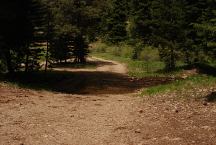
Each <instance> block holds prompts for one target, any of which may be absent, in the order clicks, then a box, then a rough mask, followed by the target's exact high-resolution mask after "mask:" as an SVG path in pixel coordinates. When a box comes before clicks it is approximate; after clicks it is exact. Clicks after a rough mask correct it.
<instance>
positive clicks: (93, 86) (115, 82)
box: [1, 71, 172, 94]
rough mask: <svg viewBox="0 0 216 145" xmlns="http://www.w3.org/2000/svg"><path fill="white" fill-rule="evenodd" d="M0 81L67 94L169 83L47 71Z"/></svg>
mask: <svg viewBox="0 0 216 145" xmlns="http://www.w3.org/2000/svg"><path fill="white" fill-rule="evenodd" d="M1 81H7V82H11V83H15V84H17V85H19V86H20V87H24V88H30V89H35V90H48V91H54V92H61V93H68V94H124V93H132V92H134V91H136V90H138V89H141V88H143V87H151V86H156V85H160V84H167V83H170V82H171V81H172V80H171V79H169V78H165V77H148V78H143V79H141V80H132V79H131V78H129V77H128V76H126V75H121V74H117V73H110V72H79V71H78V72H67V71H49V72H47V73H46V74H45V73H44V72H37V73H31V74H25V73H16V74H14V75H5V76H4V77H2V79H1Z"/></svg>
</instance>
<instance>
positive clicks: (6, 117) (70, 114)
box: [0, 58, 216, 145]
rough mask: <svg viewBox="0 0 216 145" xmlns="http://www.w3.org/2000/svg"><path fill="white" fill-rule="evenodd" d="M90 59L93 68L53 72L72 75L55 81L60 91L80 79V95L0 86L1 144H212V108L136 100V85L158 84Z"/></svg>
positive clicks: (215, 133)
mask: <svg viewBox="0 0 216 145" xmlns="http://www.w3.org/2000/svg"><path fill="white" fill-rule="evenodd" d="M91 60H92V61H101V62H103V63H101V65H99V66H98V67H97V68H96V69H95V70H89V69H82V70H77V69H76V70H75V69H71V68H59V69H56V70H58V71H67V72H71V73H74V74H75V76H76V77H74V78H72V79H71V80H70V79H68V80H67V81H62V82H61V81H60V82H59V84H61V86H62V87H67V89H65V90H68V89H70V88H68V86H70V85H71V84H72V83H73V82H76V83H75V84H79V83H81V82H79V81H83V78H85V79H86V80H85V81H86V83H84V84H82V83H81V84H82V85H84V86H82V87H80V89H81V90H82V91H79V92H76V91H75V92H74V93H72V92H73V91H71V92H69V93H68V91H65V93H64V90H63V91H56V92H51V91H45V90H41V91H36V90H29V89H22V88H15V87H11V86H9V85H7V84H3V83H2V85H0V145H21V144H22V145H169V144H170V145H191V144H194V145H214V144H216V122H215V121H216V120H215V119H216V105H215V104H209V105H208V106H204V105H203V104H201V103H200V102H193V103H191V102H184V101H175V100H173V99H172V98H171V97H168V98H165V97H164V96H158V98H141V97H138V95H137V94H136V92H137V91H138V90H139V89H140V88H141V86H143V87H147V86H151V84H152V85H156V84H157V83H158V82H159V81H162V82H161V83H163V80H154V79H146V81H144V82H141V83H140V82H133V81H131V80H130V78H128V77H127V75H126V72H127V69H126V67H125V66H124V65H123V64H120V63H118V62H114V61H107V60H102V59H98V58H97V59H96V58H92V59H91ZM76 72H78V74H76ZM71 87H74V86H73V85H71ZM71 89H72V88H71ZM83 90H85V91H83ZM127 90H128V91H127ZM176 110H177V111H176Z"/></svg>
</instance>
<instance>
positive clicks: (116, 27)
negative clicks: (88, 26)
mask: <svg viewBox="0 0 216 145" xmlns="http://www.w3.org/2000/svg"><path fill="white" fill-rule="evenodd" d="M108 3H109V5H108V6H107V9H106V13H105V14H104V16H103V18H102V19H103V24H102V27H104V30H103V33H105V34H104V35H105V36H104V35H103V36H104V37H105V40H106V41H108V42H112V43H118V42H120V41H123V40H125V39H126V38H127V30H126V27H127V20H128V2H127V1H126V0H111V1H108Z"/></svg>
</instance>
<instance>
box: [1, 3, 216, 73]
mask: <svg viewBox="0 0 216 145" xmlns="http://www.w3.org/2000/svg"><path fill="white" fill-rule="evenodd" d="M215 7H216V4H215V1H214V0H196V1H195V0H189V1H188V0H187V1H186V0H152V1H148V0H129V1H128V0H22V1H19V0H13V1H7V0H2V1H1V2H0V52H1V53H0V69H4V70H5V71H8V72H14V71H18V70H22V69H23V70H25V71H26V72H28V71H32V70H37V69H39V68H40V67H41V65H42V64H44V63H42V62H44V61H45V60H46V65H45V67H47V64H48V62H63V61H64V62H66V61H67V59H73V60H74V62H77V63H84V62H85V61H86V60H85V58H86V56H87V54H88V52H89V51H88V47H89V43H91V42H92V41H97V40H102V41H103V42H105V43H112V44H115V45H118V44H119V43H121V42H126V43H128V44H130V45H132V46H136V45H135V44H136V43H142V44H143V45H144V46H145V45H147V46H154V47H155V49H158V50H159V52H160V57H161V59H162V60H163V61H164V62H165V64H166V68H167V69H173V68H175V64H176V61H177V60H178V59H180V58H181V59H182V60H184V61H185V62H186V63H187V64H189V65H193V64H195V63H200V62H206V61H212V60H215V52H216V51H215V47H216V44H215V39H216V37H215V33H216V11H215ZM133 53H134V56H133V58H134V59H136V56H137V53H140V52H139V49H138V48H136V47H134V52H133ZM23 67H24V68H23Z"/></svg>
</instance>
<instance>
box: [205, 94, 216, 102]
mask: <svg viewBox="0 0 216 145" xmlns="http://www.w3.org/2000/svg"><path fill="white" fill-rule="evenodd" d="M205 99H206V101H207V102H216V92H212V93H211V94H209V95H208V96H206V97H205Z"/></svg>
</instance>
